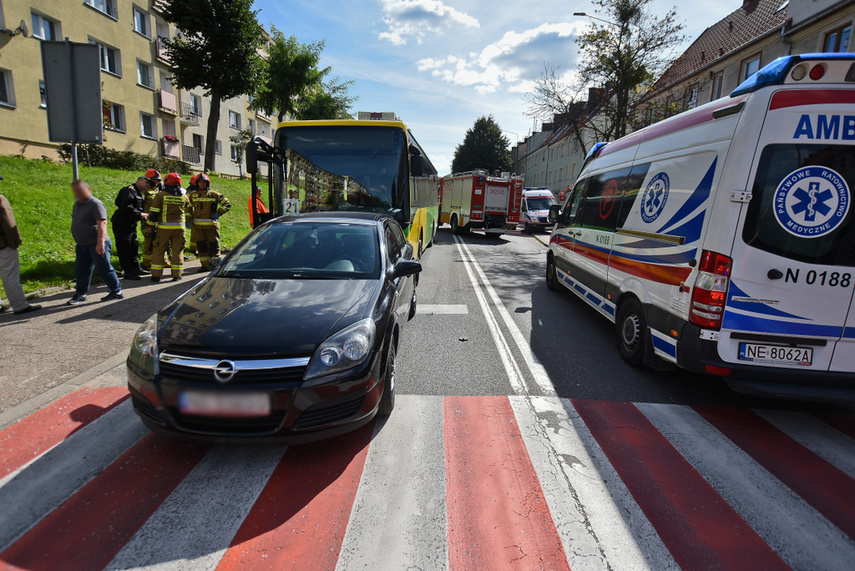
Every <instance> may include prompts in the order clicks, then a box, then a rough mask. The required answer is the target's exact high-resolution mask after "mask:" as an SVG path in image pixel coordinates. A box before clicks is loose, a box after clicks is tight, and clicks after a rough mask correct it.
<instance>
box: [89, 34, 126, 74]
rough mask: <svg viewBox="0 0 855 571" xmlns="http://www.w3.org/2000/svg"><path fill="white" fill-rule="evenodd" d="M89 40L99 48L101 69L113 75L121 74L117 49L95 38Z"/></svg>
mask: <svg viewBox="0 0 855 571" xmlns="http://www.w3.org/2000/svg"><path fill="white" fill-rule="evenodd" d="M89 42H90V43H93V44H95V45H96V46H98V48H99V49H100V50H101V71H106V72H107V73H112V74H113V75H122V59H121V56H120V54H119V50H116V49H113V48H111V47H109V46H105V45H104V44H102V43H100V42H97V41H95V40H89Z"/></svg>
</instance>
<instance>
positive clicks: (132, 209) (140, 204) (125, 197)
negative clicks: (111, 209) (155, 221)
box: [113, 184, 145, 224]
mask: <svg viewBox="0 0 855 571" xmlns="http://www.w3.org/2000/svg"><path fill="white" fill-rule="evenodd" d="M116 206H117V210H116V212H115V213H114V214H113V219H114V220H115V219H117V218H118V219H119V220H121V221H122V222H126V223H127V224H136V223H137V222H139V221H140V220H142V215H143V209H144V206H145V197H144V196H143V193H142V192H140V191H139V190H138V189H137V185H135V184H131V185H128V186H126V187H125V188H123V189H122V190H120V191H119V195H118V196H117V197H116Z"/></svg>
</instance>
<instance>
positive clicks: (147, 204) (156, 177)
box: [142, 169, 166, 272]
mask: <svg viewBox="0 0 855 571" xmlns="http://www.w3.org/2000/svg"><path fill="white" fill-rule="evenodd" d="M145 177H146V178H147V179H149V180H150V181H151V187H150V188H149V189H148V190H147V191H145V192H144V193H143V199H144V200H143V212H144V213H145V214H148V215H151V203H152V201H153V200H154V197H155V196H157V193H158V192H160V191H161V189H162V188H163V181H162V180H161V176H160V173H159V172H158V171H157V169H148V170H147V171H146V172H145ZM142 230H143V248H142V249H143V253H142V267H143V269H144V270H146V272H149V271H151V255H152V252H153V251H154V229H153V227H151V226H149V225H148V224H143V225H142ZM163 263H164V264H166V259H165V258H164V259H163Z"/></svg>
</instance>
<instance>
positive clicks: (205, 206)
mask: <svg viewBox="0 0 855 571" xmlns="http://www.w3.org/2000/svg"><path fill="white" fill-rule="evenodd" d="M190 201H191V203H192V208H193V226H196V227H204V226H217V224H218V223H217V221H216V219H215V215H216V217H217V218H219V216H220V215H222V214H225V213H226V212H228V211H229V210H231V208H232V205H231V203H230V202H229V201H228V199H227V198H226V197H225V196H223V195H222V194H220V193H219V192H215V191H213V190H210V189H208V190H197V191H195V192H193V193H192V194H191V195H190Z"/></svg>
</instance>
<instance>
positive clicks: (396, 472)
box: [336, 395, 448, 571]
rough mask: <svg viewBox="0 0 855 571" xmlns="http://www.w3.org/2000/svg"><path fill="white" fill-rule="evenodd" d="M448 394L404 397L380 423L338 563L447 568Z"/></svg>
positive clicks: (343, 565) (361, 566)
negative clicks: (445, 413)
mask: <svg viewBox="0 0 855 571" xmlns="http://www.w3.org/2000/svg"><path fill="white" fill-rule="evenodd" d="M443 403H444V398H443V397H416V396H403V395H402V396H398V397H397V402H396V404H395V412H394V414H392V415H391V416H390V417H389V418H388V420H386V422H385V424H382V425H381V423H379V422H378V424H377V427H376V428H375V431H374V432H375V433H374V438H373V439H372V440H371V446H370V447H369V448H368V456H367V457H366V459H365V468H364V469H363V471H362V479H361V481H360V483H359V488H358V489H357V492H356V499H355V500H354V502H353V509H352V510H351V513H350V519H349V521H348V523H347V532H346V533H345V536H344V541H343V543H342V546H341V552H340V555H339V560H338V565H337V566H336V569H338V570H340V571H343V570H348V569H437V570H439V569H447V568H448V544H447V537H448V529H447V521H446V503H445V501H446V489H445V441H444V435H443V422H442V418H443Z"/></svg>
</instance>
